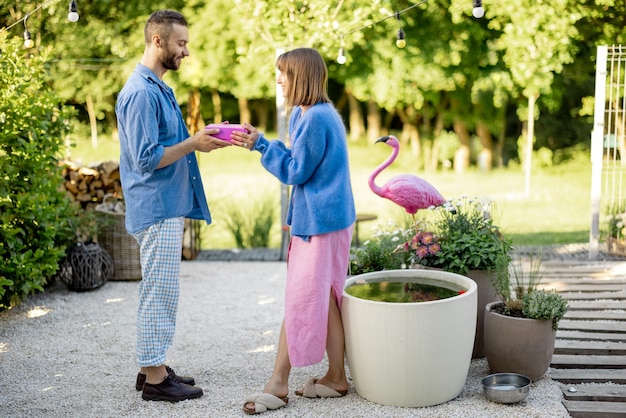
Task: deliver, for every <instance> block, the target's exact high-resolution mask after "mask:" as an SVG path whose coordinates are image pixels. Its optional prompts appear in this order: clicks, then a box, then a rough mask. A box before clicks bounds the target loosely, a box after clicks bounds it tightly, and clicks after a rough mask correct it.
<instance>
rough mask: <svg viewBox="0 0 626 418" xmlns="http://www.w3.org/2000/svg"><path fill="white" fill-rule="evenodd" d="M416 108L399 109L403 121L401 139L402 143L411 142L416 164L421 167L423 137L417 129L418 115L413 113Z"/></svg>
mask: <svg viewBox="0 0 626 418" xmlns="http://www.w3.org/2000/svg"><path fill="white" fill-rule="evenodd" d="M414 110H415V108H413V107H407V108H398V109H397V113H398V117H399V118H400V120H401V121H402V134H401V136H400V138H399V139H400V143H401V144H405V145H406V144H407V143H408V144H409V146H410V147H411V155H412V156H413V158H414V160H415V166H416V168H417V169H419V168H420V166H421V161H420V157H421V138H420V133H419V130H418V129H417V117H415V115H414V114H413V113H415V112H414Z"/></svg>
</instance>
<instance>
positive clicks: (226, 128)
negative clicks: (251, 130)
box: [205, 123, 248, 142]
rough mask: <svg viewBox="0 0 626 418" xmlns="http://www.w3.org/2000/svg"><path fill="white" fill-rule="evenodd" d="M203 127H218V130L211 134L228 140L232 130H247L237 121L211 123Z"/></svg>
mask: <svg viewBox="0 0 626 418" xmlns="http://www.w3.org/2000/svg"><path fill="white" fill-rule="evenodd" d="M205 129H219V130H220V131H219V132H218V133H216V134H213V135H212V136H214V137H216V138H219V139H222V140H224V141H228V142H230V134H231V133H232V132H234V131H239V132H248V130H247V129H246V128H244V127H243V126H242V125H240V124H237V123H212V124H210V125H207V126H206V127H205Z"/></svg>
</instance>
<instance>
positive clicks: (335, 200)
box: [253, 103, 356, 239]
mask: <svg viewBox="0 0 626 418" xmlns="http://www.w3.org/2000/svg"><path fill="white" fill-rule="evenodd" d="M289 137H290V140H291V149H290V148H287V147H286V146H285V144H283V143H282V142H281V141H280V140H271V141H270V140H267V139H266V138H265V137H264V136H263V134H261V135H260V136H259V138H258V139H257V141H256V143H255V146H254V148H253V149H254V150H256V151H259V152H260V153H261V154H262V156H261V164H262V165H263V167H265V169H266V170H267V171H268V172H270V173H271V174H272V175H274V176H275V177H276V178H277V179H278V180H279V181H280V182H282V183H283V184H286V185H291V186H293V188H292V193H291V200H290V202H289V210H288V212H287V219H286V223H287V225H291V233H292V235H296V236H300V237H304V238H305V239H306V237H308V236H311V235H319V234H325V233H329V232H334V231H339V230H341V229H345V228H347V227H349V226H350V225H352V224H353V223H354V221H355V219H356V210H355V207H354V197H353V195H352V185H351V183H350V167H349V161H348V144H347V140H346V129H345V126H344V124H343V121H342V120H341V117H340V116H339V114H338V113H337V110H336V109H335V107H334V106H333V105H332V104H330V103H318V104H316V105H314V106H311V107H310V108H309V109H308V110H307V111H306V112H304V113H302V109H301V108H300V107H295V108H294V109H293V111H292V114H291V117H290V119H289Z"/></svg>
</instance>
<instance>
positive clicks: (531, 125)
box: [524, 94, 539, 197]
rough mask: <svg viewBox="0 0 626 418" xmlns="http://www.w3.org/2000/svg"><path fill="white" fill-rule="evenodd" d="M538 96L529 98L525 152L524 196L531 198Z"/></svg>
mask: <svg viewBox="0 0 626 418" xmlns="http://www.w3.org/2000/svg"><path fill="white" fill-rule="evenodd" d="M538 97H539V95H538V94H531V95H529V96H528V132H527V136H526V147H525V148H526V149H525V152H524V175H525V182H524V195H525V196H526V197H529V196H530V172H531V168H532V157H533V143H534V139H535V102H536V101H537V98H538Z"/></svg>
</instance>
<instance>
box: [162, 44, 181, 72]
mask: <svg viewBox="0 0 626 418" xmlns="http://www.w3.org/2000/svg"><path fill="white" fill-rule="evenodd" d="M164 52H165V59H164V60H163V67H165V68H166V69H167V70H172V71H177V70H178V69H179V68H180V62H178V61H177V60H176V58H177V56H176V54H170V51H169V50H167V49H166V50H165V51H164Z"/></svg>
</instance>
